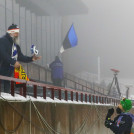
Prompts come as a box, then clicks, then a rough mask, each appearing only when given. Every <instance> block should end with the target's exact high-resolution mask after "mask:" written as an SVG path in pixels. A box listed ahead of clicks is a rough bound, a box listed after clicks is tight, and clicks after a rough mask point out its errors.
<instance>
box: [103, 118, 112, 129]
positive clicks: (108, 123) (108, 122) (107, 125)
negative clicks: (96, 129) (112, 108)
mask: <svg viewBox="0 0 134 134" xmlns="http://www.w3.org/2000/svg"><path fill="white" fill-rule="evenodd" d="M112 124H113V123H112V121H111V120H106V121H105V127H107V128H110V126H111V125H112Z"/></svg>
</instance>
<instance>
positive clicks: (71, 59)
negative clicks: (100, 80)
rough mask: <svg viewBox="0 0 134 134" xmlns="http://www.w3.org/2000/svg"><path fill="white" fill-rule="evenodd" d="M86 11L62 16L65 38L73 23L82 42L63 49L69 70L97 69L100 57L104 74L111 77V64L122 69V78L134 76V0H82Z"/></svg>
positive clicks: (66, 66) (77, 71) (65, 66)
mask: <svg viewBox="0 0 134 134" xmlns="http://www.w3.org/2000/svg"><path fill="white" fill-rule="evenodd" d="M83 1H84V2H85V4H86V5H87V6H88V8H89V13H88V14H87V15H77V16H68V17H64V18H63V37H62V38H63V39H64V37H65V35H66V32H67V31H68V29H69V27H70V26H71V24H72V23H73V24H74V27H75V30H76V33H77V36H78V39H79V44H78V46H77V47H75V48H72V49H69V50H67V51H65V52H64V53H63V60H64V61H63V62H64V68H65V71H66V72H71V73H74V74H75V73H79V72H82V71H88V72H90V73H97V57H98V56H100V58H101V75H102V76H105V77H112V73H111V71H110V69H111V68H115V69H118V70H120V74H119V76H120V77H121V78H134V1H133V0H83Z"/></svg>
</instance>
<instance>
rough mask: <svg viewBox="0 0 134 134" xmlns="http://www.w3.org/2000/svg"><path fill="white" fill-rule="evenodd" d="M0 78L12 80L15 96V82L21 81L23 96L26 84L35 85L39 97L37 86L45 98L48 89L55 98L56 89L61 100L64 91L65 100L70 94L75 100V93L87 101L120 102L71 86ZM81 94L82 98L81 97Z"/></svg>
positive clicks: (35, 95) (1, 77)
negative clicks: (70, 87)
mask: <svg viewBox="0 0 134 134" xmlns="http://www.w3.org/2000/svg"><path fill="white" fill-rule="evenodd" d="M0 80H9V81H11V95H12V96H14V82H21V83H23V84H24V86H23V92H24V93H23V96H24V97H26V95H27V87H26V85H33V90H34V91H33V94H34V97H35V98H37V86H38V87H42V88H43V98H44V99H46V89H48V90H50V91H51V99H53V100H54V98H55V91H58V99H59V100H61V96H62V93H61V91H64V94H65V98H64V99H65V100H66V101H68V95H69V94H70V96H71V101H74V100H75V99H74V95H75V97H76V101H77V102H78V101H80V102H83V100H84V99H85V102H86V103H87V102H90V103H102V104H104V103H105V104H113V105H117V104H118V103H119V100H118V99H117V98H113V97H106V96H103V95H96V94H90V93H88V92H83V91H77V90H74V89H69V88H64V87H57V86H53V85H49V84H44V83H39V82H33V81H25V80H20V79H16V78H11V77H6V76H1V75H0ZM79 96H80V99H79Z"/></svg>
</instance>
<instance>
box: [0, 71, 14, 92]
mask: <svg viewBox="0 0 134 134" xmlns="http://www.w3.org/2000/svg"><path fill="white" fill-rule="evenodd" d="M13 72H14V70H8V71H6V72H1V71H0V75H3V76H7V77H12V76H13ZM1 88H2V89H3V90H4V92H5V93H10V81H7V80H2V81H1Z"/></svg>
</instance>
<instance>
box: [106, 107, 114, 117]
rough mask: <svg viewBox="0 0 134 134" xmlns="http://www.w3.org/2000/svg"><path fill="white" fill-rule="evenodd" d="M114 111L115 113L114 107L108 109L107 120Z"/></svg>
mask: <svg viewBox="0 0 134 134" xmlns="http://www.w3.org/2000/svg"><path fill="white" fill-rule="evenodd" d="M113 113H114V109H113V108H110V109H108V113H107V116H106V120H107V119H108V118H110V117H111V116H112V115H113Z"/></svg>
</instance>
